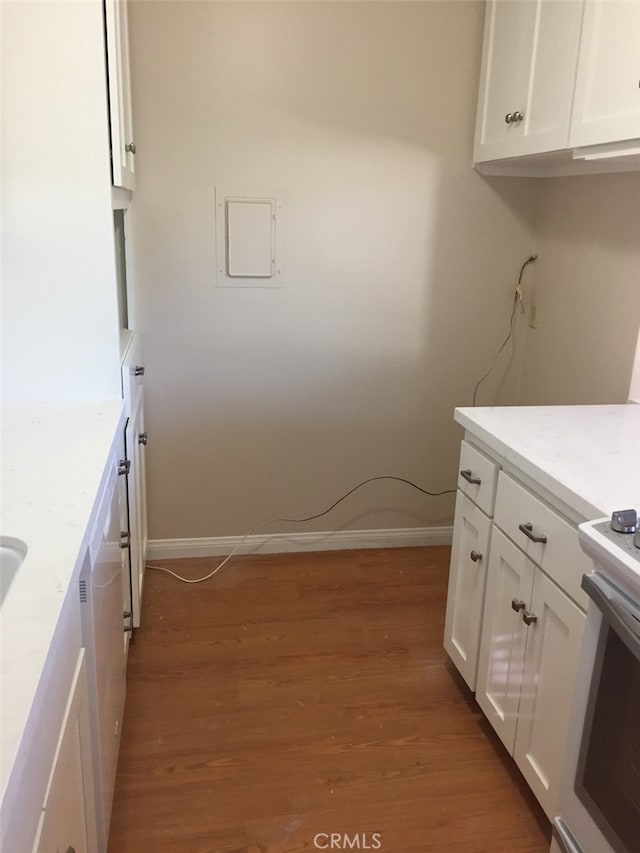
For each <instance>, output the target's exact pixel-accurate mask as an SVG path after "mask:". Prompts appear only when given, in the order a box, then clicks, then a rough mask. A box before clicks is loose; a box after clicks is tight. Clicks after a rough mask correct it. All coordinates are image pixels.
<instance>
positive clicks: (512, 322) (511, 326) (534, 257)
mask: <svg viewBox="0 0 640 853" xmlns="http://www.w3.org/2000/svg"><path fill="white" fill-rule="evenodd" d="M537 258H538V256H537V255H531V256H530V257H529V258H527V260H526V261H525V262H524V263H523V264H522V266H521V267H520V275H519V276H518V284H517V285H516V289H515V291H514V294H513V308H512V309H511V319H510V320H509V333H508V335H507V337H506V338H505V339H504V341H503V342H502V345H501V347H500V349H499V350H498V352H497V353H496V354H495V356H494V358H493V361H492V362H491V367H490V368H489V370H487V372H486V373H485V374H484V376H483V377H482V378H481V379H479V380H478V381H477V382H476V387H475V388H474V389H473V402H472V404H471V405H472V406H475V405H476V397H477V395H478V388H480V386H481V385H482V383H483V382H484V380H485V379H488V378H489V376H491V373H492V372H493V368H494V367H495V366H496V362H497V361H498V358H499V357H500V354H501V353H502V351H503V350H504V348H505V347H506V345H507V344H508V343H509V341H510V340H511V338H512V337H513V332H514V325H515V319H516V308H517V307H518V303H519V302H520V301H521V300H522V291H521V290H520V285H521V283H522V274H523V272H524V270H525V267H527V266H528V265H529V264H532V263H533V262H534V261H535V260H537Z"/></svg>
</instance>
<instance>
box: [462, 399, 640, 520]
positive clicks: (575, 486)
mask: <svg viewBox="0 0 640 853" xmlns="http://www.w3.org/2000/svg"><path fill="white" fill-rule="evenodd" d="M454 417H455V420H456V421H457V422H458V423H459V424H460V425H461V426H463V427H464V428H465V429H466V430H467V431H468V432H470V433H471V434H473V435H474V436H476V437H477V438H478V439H479V440H480V441H482V442H483V443H484V444H485V445H487V447H489V448H491V449H492V450H494V451H495V452H496V453H498V454H499V455H500V456H502V457H503V458H504V459H506V460H507V461H508V462H510V463H512V464H513V465H515V466H517V467H518V468H520V469H521V470H522V471H523V472H524V473H525V474H526V475H527V476H529V477H531V478H532V479H533V480H535V481H536V482H537V483H539V484H540V485H541V486H542V487H543V488H544V489H546V490H547V491H548V492H549V493H550V494H552V495H554V496H555V497H556V498H558V499H559V500H560V501H562V502H563V503H565V504H567V506H569V507H571V508H572V509H573V510H574V511H575V513H576V514H577V515H579V516H581V517H582V520H584V521H588V520H592V519H596V518H603V517H604V516H609V515H611V513H612V512H613V511H614V510H616V509H631V508H633V509H636V510H639V511H640V405H633V404H626V405H617V406H513V407H500V408H497V407H496V408H460V409H456V410H455V416H454Z"/></svg>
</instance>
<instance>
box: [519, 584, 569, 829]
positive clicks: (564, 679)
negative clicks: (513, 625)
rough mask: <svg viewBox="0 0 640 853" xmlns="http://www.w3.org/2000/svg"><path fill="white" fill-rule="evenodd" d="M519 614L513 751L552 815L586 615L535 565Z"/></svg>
mask: <svg viewBox="0 0 640 853" xmlns="http://www.w3.org/2000/svg"><path fill="white" fill-rule="evenodd" d="M523 615H524V616H526V617H527V620H528V622H529V625H528V627H527V645H526V652H525V659H524V669H523V675H522V687H521V693H520V708H519V711H518V725H517V730H516V742H515V750H514V754H513V757H514V758H515V761H516V764H517V765H518V767H519V768H520V770H521V772H522V774H523V776H524V777H525V779H526V780H527V782H528V783H529V785H530V787H531V789H532V790H533V792H534V794H535V795H536V797H537V799H538V802H539V803H540V805H541V806H542V807H543V809H544V810H545V812H546V814H547V816H548V817H549V818H550V819H552V818H553V817H554V815H555V814H556V813H557V812H556V806H557V797H558V786H559V783H560V774H561V771H562V758H563V753H564V744H565V742H566V737H567V730H568V728H569V715H570V713H571V700H572V696H573V689H574V686H575V676H576V672H577V667H578V657H579V653H580V644H581V642H582V632H583V630H584V624H585V619H586V617H585V615H584V613H583V612H582V611H581V610H580V609H579V608H578V607H577V606H576V605H575V604H574V603H573V602H572V601H571V599H570V598H568V597H567V596H566V595H565V594H564V593H563V592H562V590H561V589H560V588H559V587H557V586H556V585H555V584H554V583H553V581H551V580H550V579H549V578H548V577H547V576H546V575H545V574H543V573H542V572H541V571H540V570H539V569H538V570H536V572H535V576H534V581H533V593H532V596H531V604H530V605H529V607H528V609H527V610H526V611H523Z"/></svg>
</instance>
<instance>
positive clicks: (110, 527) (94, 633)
mask: <svg viewBox="0 0 640 853" xmlns="http://www.w3.org/2000/svg"><path fill="white" fill-rule="evenodd" d="M123 454H124V447H123V443H122V440H121V439H119V440H118V442H117V445H116V449H115V453H114V454H113V456H112V457H111V459H110V462H109V465H108V477H107V481H106V485H105V488H104V490H103V493H102V496H101V501H100V508H99V511H98V515H97V520H96V523H95V525H94V529H93V533H92V535H91V536H90V539H89V549H88V552H87V557H86V560H85V566H84V568H83V571H82V573H81V576H80V577H81V582H80V583H81V585H80V590H81V602H82V603H81V620H82V639H83V643H84V645H85V647H86V650H87V670H88V672H87V676H88V684H89V695H90V702H89V708H90V718H91V723H92V738H93V750H94V752H93V755H94V768H95V790H96V806H97V808H96V816H97V836H98V844H97V847H96V850H97V851H98V853H103V851H106V849H107V842H108V837H109V823H110V819H111V806H112V803H113V793H114V788H115V780H116V769H117V764H118V752H119V748H120V735H121V731H122V717H123V713H124V701H125V689H126V662H127V649H128V637H129V630H128V629H129V628H130V625H129V622H130V616H129V615H127V613H126V611H125V600H126V599H125V596H124V589H125V587H124V584H123V575H124V574H125V572H126V578H127V582H128V562H127V560H126V559H125V554H126V548H123V547H122V546H123V544H125V542H126V536H127V534H126V490H125V482H124V481H125V475H124V474H123V473H119V471H121V470H123V469H122V465H121V460H122V456H123ZM127 585H128V584H127Z"/></svg>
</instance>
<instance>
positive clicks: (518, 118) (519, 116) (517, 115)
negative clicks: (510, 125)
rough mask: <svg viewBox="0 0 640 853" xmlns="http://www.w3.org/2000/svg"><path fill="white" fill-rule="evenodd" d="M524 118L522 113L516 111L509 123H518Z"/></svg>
mask: <svg viewBox="0 0 640 853" xmlns="http://www.w3.org/2000/svg"><path fill="white" fill-rule="evenodd" d="M523 118H524V113H521V112H520V110H516V111H515V113H514V114H513V117H512V119H511V121H515V122H519V121H522V119H523Z"/></svg>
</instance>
